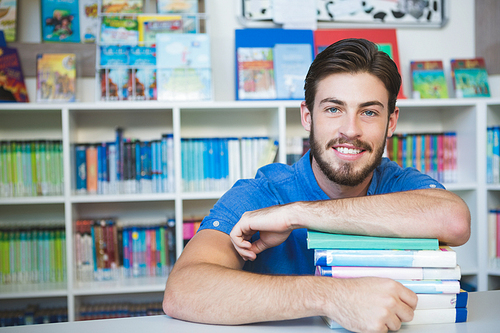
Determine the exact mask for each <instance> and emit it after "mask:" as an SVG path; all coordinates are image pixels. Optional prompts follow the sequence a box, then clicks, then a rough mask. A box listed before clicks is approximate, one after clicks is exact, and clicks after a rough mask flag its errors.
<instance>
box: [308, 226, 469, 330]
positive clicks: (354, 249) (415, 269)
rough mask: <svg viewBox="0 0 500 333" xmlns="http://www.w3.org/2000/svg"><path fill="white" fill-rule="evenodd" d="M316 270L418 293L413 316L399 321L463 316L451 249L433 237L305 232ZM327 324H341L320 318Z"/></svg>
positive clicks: (448, 320) (458, 319)
mask: <svg viewBox="0 0 500 333" xmlns="http://www.w3.org/2000/svg"><path fill="white" fill-rule="evenodd" d="M307 237H308V238H307V243H308V248H309V249H314V264H315V266H316V275H318V276H331V277H335V278H356V277H367V276H373V277H385V278H391V279H394V280H396V281H399V282H400V283H402V284H403V285H404V286H405V287H407V288H409V289H410V290H412V291H413V292H415V293H416V294H417V296H418V304H417V308H416V310H415V312H414V317H413V320H412V321H410V322H407V323H403V324H404V325H414V324H440V323H458V322H465V321H467V301H468V294H467V292H465V291H463V290H461V289H460V281H459V280H460V277H461V271H460V267H459V266H458V265H457V256H456V252H455V251H453V249H451V248H450V247H448V246H439V242H438V240H437V239H420V238H391V237H371V236H356V235H340V234H331V233H323V232H316V231H308V236H307ZM323 319H324V320H325V322H326V323H327V325H328V326H329V327H330V328H340V327H341V326H340V325H339V324H338V323H336V322H335V321H333V320H332V319H331V318H327V317H325V318H323Z"/></svg>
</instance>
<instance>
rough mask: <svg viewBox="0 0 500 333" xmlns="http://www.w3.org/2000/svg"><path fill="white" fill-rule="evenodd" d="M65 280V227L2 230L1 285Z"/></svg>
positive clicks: (39, 226) (29, 227)
mask: <svg viewBox="0 0 500 333" xmlns="http://www.w3.org/2000/svg"><path fill="white" fill-rule="evenodd" d="M63 281H66V232H65V230H64V226H61V225H60V224H54V225H45V224H43V225H38V226H19V227H17V226H16V227H10V228H9V227H2V228H1V229H0V284H10V283H17V284H19V283H46V282H63Z"/></svg>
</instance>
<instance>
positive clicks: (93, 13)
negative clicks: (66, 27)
mask: <svg viewBox="0 0 500 333" xmlns="http://www.w3.org/2000/svg"><path fill="white" fill-rule="evenodd" d="M78 4H79V7H80V41H81V42H82V43H95V41H96V38H97V33H98V32H99V17H98V14H99V2H98V0H78Z"/></svg>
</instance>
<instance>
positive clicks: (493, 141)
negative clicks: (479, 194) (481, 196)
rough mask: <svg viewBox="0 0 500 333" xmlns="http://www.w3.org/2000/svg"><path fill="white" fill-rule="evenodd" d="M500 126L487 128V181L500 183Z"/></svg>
mask: <svg viewBox="0 0 500 333" xmlns="http://www.w3.org/2000/svg"><path fill="white" fill-rule="evenodd" d="M499 142H500V126H490V127H488V128H487V130H486V182H487V183H488V184H499V183H500V143H499Z"/></svg>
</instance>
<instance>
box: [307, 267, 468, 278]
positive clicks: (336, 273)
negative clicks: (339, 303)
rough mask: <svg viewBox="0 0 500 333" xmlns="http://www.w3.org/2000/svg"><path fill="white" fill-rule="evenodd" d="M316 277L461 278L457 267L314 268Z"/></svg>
mask: <svg viewBox="0 0 500 333" xmlns="http://www.w3.org/2000/svg"><path fill="white" fill-rule="evenodd" d="M316 275H319V276H331V277H335V278H355V277H364V276H376V277H385V278H391V279H398V280H401V279H403V280H411V279H415V280H422V279H424V280H433V279H439V280H459V279H460V277H461V273H460V268H459V266H456V267H454V268H422V267H368V266H361V267H356V266H334V267H332V266H316Z"/></svg>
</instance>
